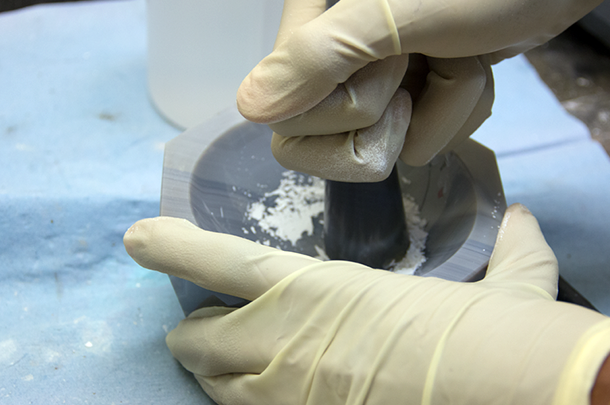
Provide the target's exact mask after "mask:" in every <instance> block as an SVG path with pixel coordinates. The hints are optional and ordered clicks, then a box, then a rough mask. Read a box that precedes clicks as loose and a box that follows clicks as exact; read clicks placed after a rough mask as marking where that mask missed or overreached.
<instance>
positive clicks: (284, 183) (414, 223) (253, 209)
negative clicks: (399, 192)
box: [246, 170, 428, 274]
mask: <svg viewBox="0 0 610 405" xmlns="http://www.w3.org/2000/svg"><path fill="white" fill-rule="evenodd" d="M402 181H403V182H404V183H408V182H409V181H408V180H407V179H405V178H402ZM403 205H404V208H405V216H406V219H407V230H408V233H409V240H410V242H411V244H410V245H409V249H408V250H407V254H406V256H405V257H404V259H402V260H401V261H400V262H399V263H396V264H395V265H394V266H392V269H391V270H392V271H394V272H396V273H401V274H413V273H414V272H415V270H417V268H418V267H419V266H421V265H422V264H423V263H424V262H425V261H426V257H425V255H424V250H425V248H426V238H427V237H428V233H427V232H426V231H425V230H424V227H425V226H426V220H425V219H423V218H421V217H420V215H419V207H418V206H417V204H416V203H415V201H414V199H413V198H412V197H410V196H403ZM323 212H324V180H322V179H319V178H317V177H313V176H304V175H303V174H299V173H297V172H294V171H292V170H288V171H285V172H284V173H282V179H281V181H280V185H279V186H278V188H277V189H275V190H273V191H270V192H268V193H265V194H264V196H263V197H262V198H261V199H260V200H259V201H257V202H254V203H251V204H249V205H248V209H247V211H246V216H247V218H248V219H252V220H255V221H257V222H258V226H259V227H260V228H261V229H262V230H263V231H265V232H266V233H268V234H269V235H271V236H273V237H275V238H279V239H281V240H284V241H289V242H290V243H291V244H292V245H293V246H294V245H295V244H296V243H297V241H298V240H299V239H301V238H303V237H304V236H311V235H312V234H313V229H314V219H315V218H318V217H320V216H321V215H322V213H323ZM262 242H263V243H265V241H262ZM315 248H316V251H317V252H318V256H317V257H318V258H319V259H322V260H328V257H327V256H326V254H325V252H324V250H323V249H322V248H320V247H319V246H316V247H315Z"/></svg>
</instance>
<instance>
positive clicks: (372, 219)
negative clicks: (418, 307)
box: [324, 165, 409, 269]
mask: <svg viewBox="0 0 610 405" xmlns="http://www.w3.org/2000/svg"><path fill="white" fill-rule="evenodd" d="M324 198H325V200H324V245H325V249H326V254H327V255H328V257H329V258H330V259H332V260H349V261H353V262H358V263H361V264H365V265H367V266H370V267H373V268H381V269H388V268H389V267H390V266H391V265H392V264H393V263H396V262H399V261H400V260H401V259H402V258H403V257H404V256H405V254H406V252H407V249H408V247H409V235H408V233H407V226H406V219H405V211H404V207H403V203H402V193H401V190H400V183H399V178H398V170H397V168H396V165H394V168H393V170H392V173H391V174H390V176H389V177H388V178H387V179H385V180H383V181H381V182H377V183H344V182H340V181H331V180H326V188H325V196H324Z"/></svg>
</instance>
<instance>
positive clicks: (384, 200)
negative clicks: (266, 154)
mask: <svg viewBox="0 0 610 405" xmlns="http://www.w3.org/2000/svg"><path fill="white" fill-rule="evenodd" d="M337 1H338V0H327V1H326V8H327V9H329V8H330V7H332V6H333V5H334V4H335V3H337ZM324 245H325V250H326V254H327V255H328V257H329V258H330V259H332V260H348V261H353V262H357V263H361V264H364V265H367V266H370V267H373V268H381V269H388V268H389V267H390V266H391V265H392V264H393V263H396V262H399V261H400V260H401V259H402V258H403V257H404V256H405V254H406V252H407V249H408V248H409V235H408V233H407V226H406V219H405V211H404V206H403V203H402V193H401V190H400V181H399V178H398V170H397V168H396V165H394V168H393V169H392V173H391V174H390V176H389V177H388V178H387V179H385V180H383V181H381V182H377V183H345V182H340V181H331V180H326V188H325V196H324Z"/></svg>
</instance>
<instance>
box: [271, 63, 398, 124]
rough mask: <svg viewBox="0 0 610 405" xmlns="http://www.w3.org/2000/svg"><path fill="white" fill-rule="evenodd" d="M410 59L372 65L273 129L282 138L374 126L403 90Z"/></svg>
mask: <svg viewBox="0 0 610 405" xmlns="http://www.w3.org/2000/svg"><path fill="white" fill-rule="evenodd" d="M408 65H409V56H408V55H399V56H390V57H388V58H386V59H383V60H380V61H376V62H372V63H369V64H368V65H366V66H365V67H363V68H362V69H360V70H358V71H357V72H356V73H354V74H353V75H352V76H351V77H350V78H349V79H348V80H347V81H346V82H345V83H341V84H339V85H338V86H337V87H336V88H335V90H334V91H333V92H332V93H331V94H330V95H329V96H328V97H326V98H325V99H324V100H322V101H321V102H320V103H319V104H318V105H316V106H315V107H314V108H312V109H311V110H309V111H306V112H304V113H302V114H299V115H297V116H296V117H293V118H289V119H287V120H284V121H280V122H277V123H274V124H270V125H269V127H270V128H271V129H272V130H273V131H274V132H276V133H277V134H280V135H282V136H301V135H329V134H338V133H342V132H348V131H353V130H358V129H360V128H367V127H370V126H372V125H374V124H375V123H376V122H377V121H379V119H380V118H381V116H382V115H383V113H384V111H386V109H387V106H388V104H389V103H390V100H391V99H392V98H393V97H394V95H395V93H396V90H397V89H398V87H399V86H400V83H401V81H402V78H403V76H404V75H405V72H406V71H407V67H408Z"/></svg>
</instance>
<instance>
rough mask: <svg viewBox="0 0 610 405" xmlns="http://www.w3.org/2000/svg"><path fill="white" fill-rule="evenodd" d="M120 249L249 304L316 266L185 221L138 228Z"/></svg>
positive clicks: (154, 221) (146, 222)
mask: <svg viewBox="0 0 610 405" xmlns="http://www.w3.org/2000/svg"><path fill="white" fill-rule="evenodd" d="M123 243H124V244H125V249H126V250H127V253H129V255H130V256H131V257H132V258H133V259H134V260H135V261H136V262H137V263H138V264H140V265H141V266H142V267H146V268H147V269H151V270H157V271H160V272H162V273H166V274H170V275H174V276H176V277H180V278H183V279H185V280H189V281H191V282H193V283H195V284H197V285H199V286H201V287H203V288H206V289H208V290H211V291H216V292H220V293H224V294H230V295H233V296H236V297H240V298H244V299H247V300H254V299H256V298H258V297H259V296H260V295H262V294H264V293H265V292H266V291H267V290H268V289H270V288H271V287H273V286H274V285H275V284H276V283H277V282H279V281H280V280H282V279H283V278H284V277H286V276H287V275H289V274H290V273H292V272H294V271H296V270H299V269H301V268H302V267H305V266H308V265H311V264H317V263H319V260H317V259H314V258H312V257H309V256H305V255H300V254H297V253H291V252H282V251H280V250H278V249H274V248H270V247H267V246H263V245H259V244H256V243H254V242H251V241H249V240H246V239H242V238H238V237H237V236H233V235H226V234H220V233H215V232H209V231H204V230H203V229H201V228H198V227H197V226H195V225H193V224H191V223H190V222H189V221H187V220H185V219H179V218H171V217H157V218H148V219H143V220H140V221H138V222H136V223H135V224H134V225H133V226H132V227H131V228H129V230H128V231H127V232H126V233H125V236H124V237H123Z"/></svg>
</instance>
